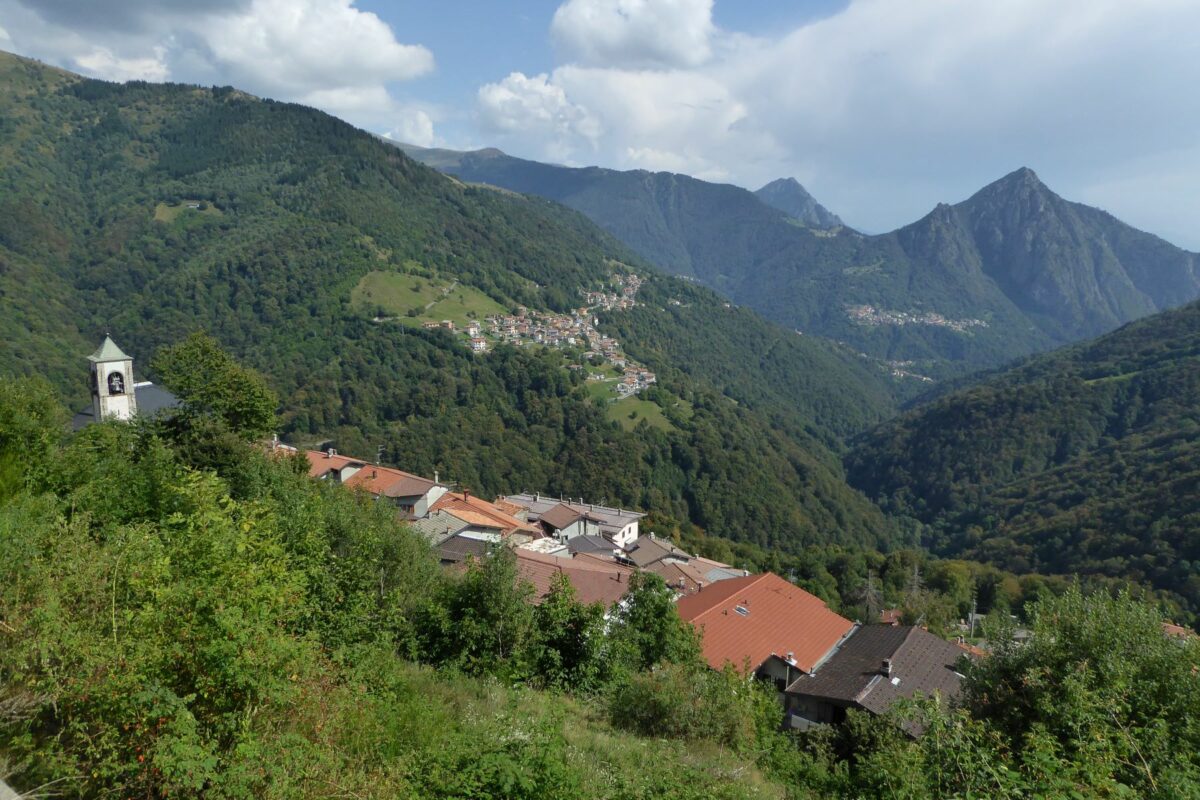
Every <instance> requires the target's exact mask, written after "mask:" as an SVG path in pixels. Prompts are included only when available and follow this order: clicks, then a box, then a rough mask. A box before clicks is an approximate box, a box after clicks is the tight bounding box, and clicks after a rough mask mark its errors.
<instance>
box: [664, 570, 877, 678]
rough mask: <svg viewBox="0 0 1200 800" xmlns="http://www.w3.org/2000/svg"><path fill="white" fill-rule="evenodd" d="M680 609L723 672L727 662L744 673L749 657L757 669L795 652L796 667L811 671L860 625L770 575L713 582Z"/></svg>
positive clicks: (684, 600)
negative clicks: (701, 634)
mask: <svg viewBox="0 0 1200 800" xmlns="http://www.w3.org/2000/svg"><path fill="white" fill-rule="evenodd" d="M677 608H678V609H679V616H680V617H682V618H683V619H684V620H686V621H688V622H690V623H692V624H693V625H694V626H696V627H697V628H699V629H701V630H702V631H703V632H704V639H703V645H704V657H705V659H706V660H707V661H708V663H709V664H710V665H711V666H713V667H714V668H717V669H720V668H721V667H723V666H724V665H725V664H726V663H731V664H733V665H734V666H735V667H736V668H738V669H741V668H742V666H743V665H744V663H745V661H746V660H747V659H748V660H749V662H750V669H752V670H753V669H756V668H757V667H758V666H759V665H760V664H762V663H763V662H764V661H766V660H767V658H768V657H769V656H770V655H771V654H772V653H774V654H776V655H778V656H780V657H785V656H786V655H787V654H788V653H791V654H792V658H793V659H794V660H795V662H796V666H797V667H798V668H800V669H802V670H804V671H805V672H810V671H812V669H813V666H814V665H815V664H816V663H817V662H819V661H820V660H821V659H822V658H823V657H824V656H825V654H826V653H828V652H829V650H830V649H831V648H832V647H833V646H834V645H835V644H837V643H838V642H839V641H841V639H842V637H843V636H845V635H846V634H847V633H849V632H850V630H851V629H853V627H854V623H853V622H851V621H850V620H848V619H844V618H843V617H840V616H838V615H837V614H835V613H833V612H832V611H830V610H829V608H828V607H827V606H826V605H825V603H824V602H822V601H821V600H820V599H819V598H817V597H815V596H813V595H811V594H809V593H808V592H806V591H804V590H803V589H801V588H800V587H798V586H794V585H792V584H790V583H788V582H787V581H785V580H784V579H783V578H781V577H779V576H778V575H774V574H772V573H770V572H767V573H764V574H762V575H749V576H747V577H744V578H731V579H729V580H724V581H718V582H716V583H713V584H710V585H708V586H705V587H704V588H703V589H701V590H700V591H698V592H696V593H695V594H693V595H690V596H688V597H684V598H682V599H681V600H680V601H679V603H678V604H677ZM739 609H741V610H739ZM743 611H744V612H745V613H743Z"/></svg>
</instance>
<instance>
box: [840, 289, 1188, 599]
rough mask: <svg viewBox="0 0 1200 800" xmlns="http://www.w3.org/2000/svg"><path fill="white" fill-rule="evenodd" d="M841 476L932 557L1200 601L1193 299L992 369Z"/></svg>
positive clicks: (895, 427) (875, 435)
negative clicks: (1104, 579) (926, 533)
mask: <svg viewBox="0 0 1200 800" xmlns="http://www.w3.org/2000/svg"><path fill="white" fill-rule="evenodd" d="M848 469H849V475H850V479H851V482H852V483H853V484H854V485H855V486H858V487H859V488H861V489H863V490H864V491H865V492H867V493H868V494H870V495H872V496H875V497H877V498H879V500H880V501H881V502H882V504H883V506H884V507H885V508H888V509H890V510H892V511H895V512H897V513H900V514H907V515H912V516H915V517H917V518H919V519H921V520H923V521H925V522H928V523H931V524H932V525H933V526H934V531H935V533H934V535H933V538H932V541H931V544H932V545H933V546H934V547H935V549H936V550H938V551H939V552H942V553H953V554H958V555H962V556H964V557H969V558H976V559H980V560H986V561H990V562H992V563H995V564H997V565H999V566H1001V567H1003V568H1006V569H1012V570H1016V571H1041V572H1063V573H1070V572H1081V573H1093V574H1102V575H1112V576H1124V577H1129V578H1132V579H1135V580H1140V581H1145V582H1148V583H1150V584H1152V585H1154V586H1156V587H1158V588H1161V589H1168V590H1171V591H1173V592H1176V593H1177V594H1178V595H1180V596H1181V597H1183V598H1184V599H1185V601H1186V604H1187V605H1188V606H1189V608H1190V609H1191V610H1192V611H1193V612H1195V611H1196V610H1197V609H1200V571H1198V570H1197V564H1200V304H1192V305H1189V306H1186V307H1185V308H1183V309H1180V310H1177V311H1171V312H1166V313H1163V314H1160V315H1157V316H1154V317H1150V318H1148V319H1146V320H1142V321H1139V322H1136V323H1132V324H1130V325H1128V326H1126V327H1124V328H1121V329H1120V330H1118V331H1115V332H1113V333H1111V334H1108V335H1107V336H1104V337H1102V338H1100V339H1097V340H1095V341H1094V342H1089V343H1087V344H1084V345H1078V346H1075V347H1071V348H1068V349H1065V350H1061V351H1058V352H1056V353H1053V354H1050V355H1046V356H1042V357H1038V358H1035V359H1032V360H1030V361H1029V362H1028V363H1026V364H1024V365H1021V366H1018V367H1016V368H1013V369H1011V370H1008V371H1004V372H1000V373H998V374H996V375H994V376H991V377H989V378H988V379H987V380H985V381H984V382H983V383H981V384H980V385H978V386H975V387H972V388H968V389H965V390H962V391H959V392H956V393H954V394H951V395H949V396H947V397H944V398H941V399H939V400H936V401H934V402H933V403H931V404H929V405H927V406H924V407H921V408H918V409H917V410H915V411H914V412H912V413H910V414H906V415H904V416H903V417H900V418H898V419H896V420H894V421H892V422H888V423H886V424H884V425H883V426H881V427H880V428H879V429H878V430H876V431H873V432H872V433H870V434H869V435H867V436H866V437H865V438H864V440H863V441H862V442H861V443H860V444H859V445H858V446H857V448H856V449H855V450H854V451H853V452H852V453H851V454H850V456H849V458H848Z"/></svg>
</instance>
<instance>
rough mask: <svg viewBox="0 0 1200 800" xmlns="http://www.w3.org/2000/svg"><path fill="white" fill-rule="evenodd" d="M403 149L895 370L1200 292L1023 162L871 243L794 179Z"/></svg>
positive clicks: (1037, 347) (1120, 319)
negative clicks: (750, 184) (743, 182)
mask: <svg viewBox="0 0 1200 800" xmlns="http://www.w3.org/2000/svg"><path fill="white" fill-rule="evenodd" d="M402 147H403V149H404V150H405V151H406V152H408V153H409V154H410V155H412V156H413V157H414V158H417V159H419V160H421V161H424V162H425V163H427V164H430V165H431V166H434V167H436V168H437V169H440V170H442V171H445V172H447V173H449V174H452V175H455V176H457V177H459V178H461V179H462V180H465V181H469V182H472V183H486V184H491V185H495V186H499V187H502V188H506V189H510V190H513V191H517V192H522V193H526V194H534V195H538V196H541V197H546V198H549V199H552V200H555V201H557V202H560V203H563V204H565V205H567V206H570V207H571V208H575V209H576V210H578V211H580V212H582V213H583V214H585V215H586V216H587V217H588V218H589V219H591V220H592V221H593V222H595V223H597V224H598V225H599V226H600V227H602V228H604V229H605V230H607V231H608V232H610V233H612V234H613V235H614V236H616V237H617V238H618V239H620V240H621V241H622V242H624V243H625V244H627V245H628V246H629V247H630V248H632V249H633V250H634V251H636V252H638V253H639V254H640V255H642V256H643V257H645V258H646V259H648V260H649V261H651V262H652V263H654V264H656V265H658V266H660V267H662V268H663V269H665V270H667V271H670V272H673V273H675V274H678V275H683V276H686V277H689V278H693V279H696V280H699V281H700V282H701V283H704V284H705V285H707V286H709V287H711V288H714V289H716V290H717V291H719V292H721V293H722V294H724V295H726V296H727V297H729V298H730V299H731V300H732V301H734V302H736V303H740V304H745V305H748V306H750V307H751V308H754V309H755V310H757V311H759V312H760V313H762V314H764V315H765V316H767V317H768V318H770V319H773V320H775V321H776V322H779V323H780V324H782V325H785V326H787V327H791V328H795V329H797V330H800V331H802V332H804V333H810V334H817V335H821V336H826V337H829V338H833V339H836V340H838V341H842V342H845V343H847V344H848V345H850V346H851V347H853V348H855V349H856V350H859V351H861V352H863V353H866V354H868V355H870V356H873V357H876V358H880V359H885V360H888V361H891V362H893V363H894V364H895V366H896V372H897V374H901V375H905V374H913V375H920V376H927V377H950V376H955V375H961V374H964V373H967V372H970V371H973V370H976V369H982V368H989V367H995V366H998V365H1000V364H1003V363H1004V362H1006V361H1009V360H1011V359H1013V358H1016V357H1020V356H1023V355H1027V354H1030V353H1035V352H1039V351H1044V350H1048V349H1051V348H1053V347H1055V346H1059V345H1063V344H1069V343H1071V342H1075V341H1079V340H1081V339H1084V338H1087V337H1089V336H1095V335H1098V334H1101V333H1104V332H1106V331H1109V330H1112V329H1113V328H1115V327H1117V326H1118V325H1121V324H1122V323H1125V322H1129V321H1131V320H1134V319H1137V318H1139V317H1142V316H1145V315H1147V314H1151V313H1153V312H1155V311H1159V310H1164V309H1167V308H1171V307H1174V306H1178V305H1180V304H1182V303H1185V302H1187V301H1189V300H1191V299H1194V298H1196V297H1197V296H1200V256H1198V255H1197V254H1195V253H1190V252H1187V251H1184V250H1181V249H1179V248H1176V247H1174V246H1172V245H1170V244H1169V243H1167V242H1165V241H1163V240H1162V239H1159V238H1158V237H1155V236H1153V235H1151V234H1147V233H1144V232H1141V231H1138V230H1136V229H1134V228H1132V227H1130V226H1128V225H1125V224H1124V223H1122V222H1121V221H1119V220H1117V219H1116V218H1114V217H1112V216H1111V215H1109V214H1107V213H1105V212H1103V211H1100V210H1098V209H1095V208H1091V207H1088V206H1085V205H1081V204H1078V203H1072V202H1069V201H1066V200H1064V199H1063V198H1061V197H1059V196H1058V195H1056V194H1055V193H1054V192H1052V191H1051V190H1050V189H1049V188H1048V187H1047V186H1046V185H1045V184H1044V183H1042V182H1041V181H1040V180H1039V179H1038V177H1037V175H1036V174H1035V173H1034V172H1033V171H1032V170H1030V169H1026V168H1022V169H1019V170H1016V171H1015V172H1013V173H1011V174H1010V175H1007V176H1005V177H1003V178H1001V179H1000V180H998V181H996V182H995V183H993V184H990V185H989V186H987V187H985V188H983V189H982V190H980V191H979V192H977V193H976V194H975V195H973V196H972V197H970V198H969V199H967V200H965V201H963V202H961V203H958V204H955V205H947V204H942V205H939V206H937V207H936V208H935V209H934V210H933V211H932V212H930V213H929V214H928V215H926V216H925V217H923V218H922V219H920V220H918V221H917V222H914V223H912V224H910V225H907V226H905V227H903V228H900V229H898V230H896V231H892V232H890V233H886V234H881V235H877V236H867V235H864V234H862V233H859V232H857V231H854V230H852V229H850V228H846V227H829V226H830V225H836V224H837V221H836V220H837V218H836V217H834V216H833V215H831V214H829V212H827V211H826V210H825V209H824V208H822V207H820V206H819V205H818V204H816V202H815V201H813V200H812V198H811V197H810V196H809V195H808V193H807V192H805V191H804V190H803V187H801V186H800V185H799V184H798V183H796V182H795V181H792V180H781V181H775V182H773V183H771V184H768V185H767V186H765V187H763V189H760V190H759V192H758V193H752V192H750V191H747V190H745V189H741V188H738V187H736V186H730V185H725V184H715V183H708V182H705V181H700V180H697V179H695V178H691V177H688V176H685V175H676V174H672V173H665V172H658V173H651V172H645V171H641V170H637V171H628V172H622V171H617V170H610V169H602V168H598V167H587V168H573V167H563V166H556V165H550V164H542V163H538V162H533V161H527V160H524V159H519V158H513V157H511V156H508V155H505V154H504V153H502V152H500V151H498V150H495V149H489V150H480V151H474V152H465V153H459V152H454V151H448V150H425V149H421V148H415V147H412V146H408V145H402ZM780 209H783V212H784V213H780Z"/></svg>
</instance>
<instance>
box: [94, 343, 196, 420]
mask: <svg viewBox="0 0 1200 800" xmlns="http://www.w3.org/2000/svg"><path fill="white" fill-rule="evenodd" d="M88 364H89V366H88V374H89V379H90V384H91V391H92V403H91V406H89V407H88V408H85V409H81V410H80V411H79V412H77V413H76V414H75V416H74V417H73V418H72V420H71V425H72V427H73V428H75V430H79V429H80V428H82V427H84V426H85V425H90V424H91V423H93V422H99V421H101V420H106V419H116V420H123V421H129V420H132V419H133V418H134V417H135V416H142V417H153V416H155V415H156V414H158V413H159V412H160V411H163V410H166V409H169V408H175V407H176V406H178V405H179V400H178V398H176V397H175V395H173V394H171V393H170V392H168V391H167V390H166V389H163V388H161V387H159V386H155V385H154V384H153V383H151V382H150V381H134V379H133V358H132V356H128V355H126V354H125V353H124V351H122V350H121V348H120V347H117V344H116V342H114V341H113V340H112V338H111V337H109V336H105V337H104V341H103V342H101V344H100V346H99V347H98V348H96V351H95V352H94V353H92V354H91V355H90V356H88Z"/></svg>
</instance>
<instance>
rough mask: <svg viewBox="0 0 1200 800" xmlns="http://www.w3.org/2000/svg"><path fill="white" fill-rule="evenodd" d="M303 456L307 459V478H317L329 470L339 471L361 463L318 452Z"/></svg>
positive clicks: (356, 460)
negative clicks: (348, 465) (347, 466)
mask: <svg viewBox="0 0 1200 800" xmlns="http://www.w3.org/2000/svg"><path fill="white" fill-rule="evenodd" d="M304 455H305V456H307V457H308V477H310V478H319V477H321V476H322V475H324V474H325V473H327V472H329V471H330V470H340V469H341V468H342V467H344V466H346V465H347V464H361V463H363V462H362V461H361V460H359V459H357V458H347V457H346V456H336V455H329V454H328V453H323V452H321V451H320V450H308V451H306V452H305V453H304Z"/></svg>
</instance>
